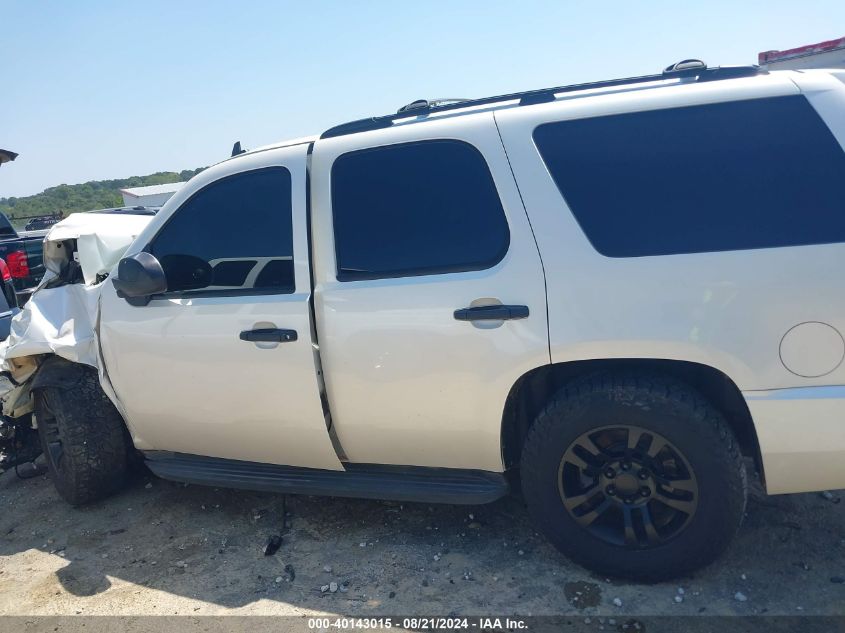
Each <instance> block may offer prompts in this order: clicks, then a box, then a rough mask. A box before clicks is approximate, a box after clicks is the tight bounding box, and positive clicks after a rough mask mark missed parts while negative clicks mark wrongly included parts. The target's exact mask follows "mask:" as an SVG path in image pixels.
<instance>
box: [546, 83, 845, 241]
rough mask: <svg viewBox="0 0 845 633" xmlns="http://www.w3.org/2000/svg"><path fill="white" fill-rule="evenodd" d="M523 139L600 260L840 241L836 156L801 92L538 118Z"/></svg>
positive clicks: (843, 168)
mask: <svg viewBox="0 0 845 633" xmlns="http://www.w3.org/2000/svg"><path fill="white" fill-rule="evenodd" d="M534 142H535V144H536V145H537V148H538V150H539V152H540V154H541V156H542V158H543V161H544V162H545V163H546V166H547V167H548V170H549V173H550V174H551V176H552V178H553V179H554V181H555V184H557V186H558V189H559V190H560V192H561V194H562V195H563V197H564V199H565V200H566V203H567V205H568V206H569V208H570V210H571V211H572V213H573V215H574V216H575V218H576V219H577V220H578V223H579V224H580V226H581V228H582V229H583V231H584V233H585V234H586V236H587V238H588V239H589V240H590V242H591V243H592V245H593V246H594V247H595V249H596V250H597V251H599V252H600V253H602V254H603V255H606V256H609V257H638V256H647V255H671V254H678V253H701V252H713V251H729V250H742V249H754V248H774V247H782V246H799V245H805V244H828V243H833V242H845V195H843V191H842V183H843V182H845V153H843V151H842V147H841V146H840V145H839V143H838V142H837V140H836V139H835V138H834V136H833V135H832V134H831V132H830V130H829V129H828V128H827V126H826V125H825V122H824V121H823V120H822V119H821V117H820V116H819V115H818V114H817V113H816V111H815V110H814V109H813V107H812V106H811V105H810V103H809V102H808V101H807V99H806V98H805V97H804V96H801V95H795V96H787V97H773V98H765V99H752V100H747V101H734V102H730V103H714V104H708V105H699V106H689V107H683V108H672V109H666V110H654V111H649V112H635V113H630V114H620V115H614V116H602V117H595V118H590V119H578V120H572V121H559V122H555V123H546V124H543V125H540V126H539V127H538V128H537V129H536V130H535V131H534Z"/></svg>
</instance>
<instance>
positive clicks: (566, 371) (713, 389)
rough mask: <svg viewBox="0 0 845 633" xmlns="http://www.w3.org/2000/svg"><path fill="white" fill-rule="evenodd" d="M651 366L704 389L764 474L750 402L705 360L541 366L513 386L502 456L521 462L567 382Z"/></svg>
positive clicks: (508, 462)
mask: <svg viewBox="0 0 845 633" xmlns="http://www.w3.org/2000/svg"><path fill="white" fill-rule="evenodd" d="M632 370H633V371H647V372H649V373H661V374H664V375H666V376H671V377H673V378H676V379H679V380H682V381H684V382H685V383H687V384H688V385H690V386H691V387H694V388H696V389H698V391H699V392H701V394H702V395H703V396H704V397H705V398H707V399H708V400H709V401H710V402H711V403H712V404H713V405H714V406H715V407H716V408H717V409H719V411H720V412H721V413H722V415H723V416H724V417H725V420H726V421H727V422H728V424H729V425H730V427H731V429H732V430H733V432H734V434H735V435H736V437H737V440H738V441H739V445H740V449H741V450H742V454H743V455H745V456H747V457H752V458H753V459H754V462H755V465H756V467H757V470H758V472H759V473H760V475H761V476H762V473H763V468H762V459H761V457H760V445H759V442H758V441H757V432H756V430H755V429H754V422H753V420H752V419H751V413H750V411H749V410H748V405H746V403H745V399H744V398H743V397H742V393H740V391H739V388H738V387H737V386H736V384H734V382H733V381H732V380H731V379H730V378H728V376H726V375H725V374H723V373H722V372H721V371H719V370H718V369H714V368H713V367H710V366H708V365H701V364H699V363H690V362H687V361H679V360H662V359H650V358H642V359H638V358H624V359H608V360H605V359H602V360H583V361H572V362H568V363H558V364H555V365H545V366H543V367H538V368H537V369H534V370H532V371H530V372H528V373H527V374H524V375H523V376H521V377H520V378H519V380H517V381H516V383H515V384H514V386H513V387H511V390H510V393H509V394H508V398H507V400H506V402H505V410H504V413H503V414H502V457H503V459H504V462H505V466H506V468H514V467H517V466H518V465H519V458H520V453H521V452H522V444H523V442H524V441H525V437H526V435H527V433H528V429H529V428H530V426H531V424H532V423H533V422H534V419H535V418H536V417H537V416H538V415H539V414H540V411H541V410H542V409H543V407H544V406H545V405H546V403H547V402H548V400H549V398H551V397H552V396H553V395H554V394H555V393H556V392H557V391H558V390H560V389H561V388H562V387H563V386H564V385H566V384H568V383H570V382H572V381H574V380H576V379H578V378H582V377H584V376H587V375H590V374H595V373H606V372H616V371H632Z"/></svg>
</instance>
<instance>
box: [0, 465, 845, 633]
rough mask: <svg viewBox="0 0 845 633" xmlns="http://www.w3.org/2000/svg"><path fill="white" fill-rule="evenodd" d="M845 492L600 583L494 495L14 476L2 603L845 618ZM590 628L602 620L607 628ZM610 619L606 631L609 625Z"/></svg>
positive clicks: (111, 608) (273, 611)
mask: <svg viewBox="0 0 845 633" xmlns="http://www.w3.org/2000/svg"><path fill="white" fill-rule="evenodd" d="M842 496H843V495H842V494H841V493H840V492H834V493H833V494H832V495H829V496H824V495H821V494H805V495H792V496H780V497H766V496H765V495H763V494H762V493H761V492H759V490H758V491H753V492H752V496H751V498H750V500H749V505H748V515H747V518H746V521H745V524H744V526H743V528H742V530H741V532H740V534H739V536H738V538H737V539H736V540H735V542H734V544H733V545H732V547H731V548H730V549H729V551H728V552H727V553H726V554H725V555H724V556H723V557H722V558H721V560H719V561H718V562H717V563H715V564H714V565H712V566H710V567H709V568H707V569H705V570H703V571H701V572H699V573H696V574H695V575H693V576H691V577H688V578H683V579H680V580H678V581H675V582H671V583H662V584H655V585H641V584H635V583H628V582H621V581H616V580H613V581H611V580H608V579H605V578H600V577H596V576H594V575H593V574H591V573H590V572H588V571H586V570H584V569H582V568H580V567H578V566H576V565H574V564H573V563H570V562H569V561H568V560H567V559H565V558H564V557H563V556H562V555H560V554H559V553H558V552H557V551H556V550H554V549H553V548H552V547H551V546H550V545H549V544H548V543H547V542H546V541H545V540H544V539H543V538H542V537H541V536H539V535H538V534H537V533H536V532H535V531H534V529H533V528H532V526H531V523H530V521H529V519H528V517H527V515H526V512H525V509H524V506H523V504H522V502H521V500H520V499H519V498H517V497H509V498H506V499H503V500H501V501H498V502H496V503H494V504H491V505H487V506H478V507H471V506H443V505H428V504H410V503H406V504H399V503H391V502H379V501H363V500H352V499H339V498H319V497H288V498H287V502H286V509H287V514H288V516H287V520H286V523H287V527H286V528H285V529H284V532H283V543H282V545H281V547H280V549H279V550H278V552H277V553H276V554H275V555H271V556H265V555H264V546H265V544H266V542H267V540H268V537H270V536H271V535H273V534H276V533H279V532H282V530H283V527H282V526H283V524H282V521H283V515H284V512H285V510H284V508H285V500H284V498H283V497H282V496H279V495H270V494H258V493H249V492H239V491H230V490H222V489H214V488H204V487H199V486H184V485H181V484H174V483H170V482H166V481H163V480H160V479H156V478H154V477H152V476H151V475H145V476H140V477H139V478H138V479H137V480H136V481H135V482H134V483H133V484H132V485H131V486H130V487H129V488H128V489H127V490H126V491H124V492H123V493H121V494H119V495H117V496H115V497H113V498H111V499H109V500H107V501H105V502H102V503H99V504H95V505H92V506H88V507H84V508H80V509H74V508H71V507H69V506H68V505H66V504H65V503H64V502H62V501H61V500H60V499H59V498H58V496H57V494H56V493H55V491H54V490H53V487H52V484H51V483H50V481H49V480H48V478H47V477H37V478H34V479H30V480H26V481H21V480H18V479H17V478H16V477H15V475H14V473H5V474H4V475H2V476H0V614H4V615H57V614H61V615H73V614H86V615H95V614H96V615H141V614H160V615H174V614H181V615H184V614H189V615H215V614H256V615H259V614H260V615H280V614H286V615H306V614H346V615H356V616H357V615H361V616H363V615H376V614H393V615H395V614H425V615H445V614H450V613H451V614H461V615H490V614H497V615H507V614H520V615H532V614H533V615H565V616H572V617H573V618H577V620H578V621H579V622H582V621H584V622H587V621H589V622H595V623H597V624H598V623H599V621H600V619H601V622H602V623H604V622H608V623H609V622H610V619H613V620H614V622H615V621H616V620H620V621H621V620H622V619H624V618H625V617H630V616H633V615H638V616H654V615H694V614H705V615H736V614H739V615H753V614H767V615H791V616H795V615H811V614H812V615H845V582H843V581H845V556H843V554H845V521H843V519H845V503H839V500H840V498H841V497H842ZM589 622H588V623H589ZM597 630H598V629H597Z"/></svg>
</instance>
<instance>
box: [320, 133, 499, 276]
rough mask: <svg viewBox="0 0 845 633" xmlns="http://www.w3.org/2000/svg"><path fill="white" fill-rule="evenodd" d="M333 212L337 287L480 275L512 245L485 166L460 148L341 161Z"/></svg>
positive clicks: (419, 148) (435, 144)
mask: <svg viewBox="0 0 845 633" xmlns="http://www.w3.org/2000/svg"><path fill="white" fill-rule="evenodd" d="M332 210H333V221H334V234H335V249H336V256H337V267H338V269H337V277H338V279H339V280H341V281H352V280H357V279H377V278H382V277H402V276H409V275H434V274H441V273H451V272H461V271H469V270H481V269H485V268H489V267H491V266H493V265H495V264H496V263H498V262H499V261H500V260H501V259H502V257H504V255H505V253H506V252H507V249H508V243H509V240H510V234H509V232H508V224H507V220H506V219H505V212H504V209H503V208H502V203H501V201H500V200H499V195H498V193H497V191H496V186H495V184H494V183H493V178H492V176H491V174H490V170H489V168H488V167H487V163H486V161H485V160H484V157H483V156H482V155H481V153H480V152H479V151H478V150H477V149H475V148H474V147H473V146H471V145H469V144H467V143H464V142H461V141H455V140H433V141H422V142H417V143H406V144H401V145H390V146H386V147H377V148H372V149H366V150H361V151H355V152H350V153H348V154H344V155H342V156H340V157H339V158H338V159H337V160H336V161H335V163H334V166H333V167H332Z"/></svg>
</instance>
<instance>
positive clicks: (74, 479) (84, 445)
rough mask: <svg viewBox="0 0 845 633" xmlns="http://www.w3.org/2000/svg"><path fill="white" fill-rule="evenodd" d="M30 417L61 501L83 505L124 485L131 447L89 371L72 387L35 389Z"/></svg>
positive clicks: (122, 426) (116, 414) (108, 401)
mask: <svg viewBox="0 0 845 633" xmlns="http://www.w3.org/2000/svg"><path fill="white" fill-rule="evenodd" d="M35 417H36V422H37V424H38V434H39V436H40V437H41V446H42V449H43V451H44V456H45V457H46V459H47V468H48V470H49V472H50V477H51V478H52V480H53V484H54V485H55V486H56V490H57V491H58V492H59V495H60V496H61V497H62V498H63V499H64V500H65V501H67V502H68V503H70V504H71V505H75V506H77V505H82V504H85V503H90V502H92V501H97V500H99V499H103V498H104V497H107V496H109V495H110V494H112V493H114V492H116V491H117V490H119V489H120V488H122V487H123V485H124V483H125V481H126V476H127V471H128V459H127V457H128V455H129V449H131V446H129V445H128V442H127V438H126V427H125V426H124V423H123V418H122V417H121V415H120V413H119V412H118V411H117V409H116V408H115V407H114V405H113V404H112V402H111V400H109V398H108V396H107V395H106V394H105V393H104V392H103V389H102V387H100V381H99V378H98V376H97V372H96V371H95V370H94V369H91V368H85V370H84V371H83V372H82V373H81V374H80V377H79V381H78V382H77V383H76V384H75V385H65V386H63V387H53V386H48V387H42V388H40V389H38V390H37V391H36V394H35Z"/></svg>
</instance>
